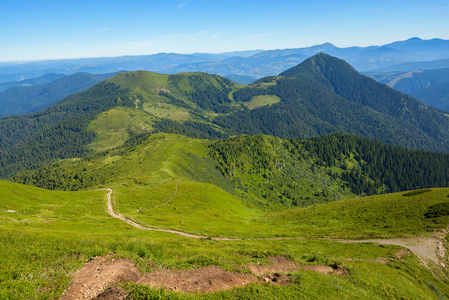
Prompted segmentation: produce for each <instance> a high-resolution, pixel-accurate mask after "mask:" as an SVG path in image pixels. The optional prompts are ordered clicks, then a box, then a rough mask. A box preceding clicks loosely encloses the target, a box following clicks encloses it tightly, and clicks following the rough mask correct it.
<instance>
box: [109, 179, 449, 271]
mask: <svg viewBox="0 0 449 300" xmlns="http://www.w3.org/2000/svg"><path fill="white" fill-rule="evenodd" d="M104 190H106V191H108V194H107V199H108V212H109V214H110V215H111V216H113V217H114V218H117V219H119V220H122V221H124V222H126V223H128V224H129V225H131V226H134V227H136V228H138V229H142V230H153V231H160V232H168V233H173V234H178V235H181V236H184V237H188V238H195V239H200V238H208V239H212V240H217V241H241V240H242V239H238V238H222V237H207V236H203V235H194V234H189V233H185V232H181V231H176V230H170V229H162V228H151V227H144V226H142V225H140V224H137V223H136V222H134V221H131V220H129V219H127V218H125V217H124V216H122V215H121V214H119V213H115V212H114V210H113V209H112V200H111V198H112V197H111V195H112V192H113V191H112V189H104ZM177 192H178V185H177V184H176V191H175V193H174V195H173V196H172V197H171V198H170V200H172V199H173V197H174V196H175V195H176V193H177ZM446 234H447V231H446V230H443V235H442V237H439V236H427V237H411V238H396V239H372V240H335V241H336V242H342V243H364V242H374V243H378V244H384V245H397V246H401V247H404V248H407V249H409V250H410V251H412V252H413V253H414V254H415V255H416V256H417V257H418V259H419V260H420V262H421V263H422V264H423V265H424V266H425V267H427V268H429V269H430V267H429V265H428V261H431V262H434V263H436V264H437V265H439V266H441V267H446V265H445V263H444V258H445V256H446V251H445V247H444V243H443V241H444V237H445V236H446ZM304 239H305V238H265V239H251V240H304ZM330 240H332V239H330Z"/></svg>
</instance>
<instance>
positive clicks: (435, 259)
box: [0, 53, 449, 299]
mask: <svg viewBox="0 0 449 300" xmlns="http://www.w3.org/2000/svg"><path fill="white" fill-rule="evenodd" d="M448 126H449V119H448V118H447V116H446V115H445V114H444V113H443V112H441V111H439V110H437V109H434V108H432V107H430V106H427V105H425V104H423V103H421V102H419V101H417V100H415V99H414V98H412V97H409V96H407V95H405V94H402V93H400V92H397V91H394V90H393V89H391V88H390V87H387V86H384V85H382V84H380V83H378V82H376V81H374V80H372V79H370V78H368V77H365V76H362V75H360V74H359V73H358V72H357V71H355V69H353V68H352V67H351V66H350V65H349V64H347V63H346V62H344V61H343V60H340V59H337V58H335V57H332V56H329V55H327V54H323V53H320V54H317V55H315V56H312V57H311V58H309V59H307V60H305V61H304V62H303V63H301V64H299V65H297V66H295V67H293V68H291V69H289V70H287V71H285V72H283V73H281V74H279V76H269V77H265V78H262V79H259V80H257V81H256V82H254V83H252V84H250V85H239V84H237V83H234V82H232V81H231V80H229V79H226V78H224V77H221V76H218V75H210V74H206V73H200V72H194V73H180V74H173V75H165V74H158V73H151V72H146V71H135V72H123V73H119V74H117V75H115V76H114V77H111V78H108V79H106V80H104V81H102V82H100V83H98V84H96V85H94V86H93V87H91V88H89V89H87V90H84V91H80V92H78V93H75V94H72V95H70V96H67V97H66V98H64V99H62V100H61V101H59V102H57V103H56V104H53V105H50V106H49V107H48V108H46V109H44V110H41V111H38V112H34V113H29V114H24V115H17V116H9V117H5V118H2V119H0V129H1V130H2V131H1V140H0V163H1V168H0V177H1V178H2V180H1V181H0V199H1V201H0V244H1V245H2V247H0V266H1V268H0V295H1V296H0V299H28V298H32V299H58V298H61V299H78V298H85V299H108V298H107V297H110V298H109V299H111V298H114V297H115V298H117V299H155V298H156V299H202V298H207V299H210V298H212V299H229V298H240V299H277V298H279V297H284V298H286V299H297V298H309V299H310V298H346V299H361V298H364V299H366V298H370V299H388V298H404V299H444V298H445V297H447V296H448V295H449V285H448V284H447V278H448V276H449V273H448V270H447V268H446V266H447V264H448V261H447V252H446V251H445V250H444V249H446V248H447V236H446V233H447V227H448V224H449V188H448V186H449V173H448V168H447V166H448V165H449V154H448V145H449V144H448V141H449V132H448V131H447V128H449V127H448ZM102 297H103V298H102ZM119 297H122V298H119Z"/></svg>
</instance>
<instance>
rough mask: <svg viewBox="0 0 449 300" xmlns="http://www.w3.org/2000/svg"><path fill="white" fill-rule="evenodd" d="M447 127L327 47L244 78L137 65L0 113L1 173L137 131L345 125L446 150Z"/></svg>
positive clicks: (205, 134)
mask: <svg viewBox="0 0 449 300" xmlns="http://www.w3.org/2000/svg"><path fill="white" fill-rule="evenodd" d="M125 108H126V109H125ZM112 116H114V117H113V120H115V121H114V122H111V121H109V118H110V117H112ZM111 120H112V119H111ZM125 120H127V121H125ZM447 128H449V119H448V118H447V116H445V115H444V114H442V113H441V112H440V111H437V110H435V109H433V108H430V107H428V106H426V105H424V104H422V103H420V102H418V101H416V100H415V99H413V98H411V97H408V96H406V95H404V94H401V93H399V92H396V91H394V90H392V89H391V88H388V87H386V86H384V85H381V84H378V83H376V82H375V81H373V80H371V79H369V78H367V77H364V76H361V75H360V74H358V73H357V72H356V71H355V70H354V69H353V68H352V67H351V66H349V65H348V64H347V63H345V62H344V61H342V60H339V59H336V58H333V57H331V56H329V55H326V54H318V55H316V56H314V57H312V58H310V59H308V60H306V61H304V62H303V63H302V64H300V65H298V66H297V67H295V68H293V69H291V70H288V71H286V72H285V73H282V74H281V76H275V77H267V78H264V79H261V80H259V81H256V82H255V83H253V84H251V85H248V86H240V85H237V84H235V83H233V82H232V81H230V80H229V79H226V78H223V77H221V76H218V75H209V74H206V73H181V74H176V75H162V74H157V73H150V72H146V71H137V72H129V73H121V74H118V75H117V76H115V77H113V78H110V79H108V80H106V81H104V82H102V83H100V84H98V85H96V86H94V87H93V88H91V89H89V90H86V91H83V92H80V93H77V94H74V95H71V96H69V97H67V98H65V99H63V100H62V101H60V102H58V103H57V104H55V105H53V106H51V107H49V108H48V109H46V110H44V111H41V112H38V113H34V114H29V115H25V116H17V117H9V118H3V119H0V129H1V132H2V133H3V134H2V139H1V141H0V155H1V156H0V163H1V167H2V170H1V173H0V177H1V178H6V177H9V176H11V175H13V174H15V173H17V172H19V171H21V170H25V169H31V168H35V167H38V166H40V165H44V164H46V163H48V162H51V161H55V160H58V159H65V158H70V157H83V156H85V155H87V154H89V153H91V152H92V151H100V150H105V149H111V148H113V147H116V146H120V145H121V144H123V143H124V142H125V141H126V140H127V139H129V138H132V137H133V136H134V135H138V134H142V133H144V132H153V133H154V132H160V131H162V132H168V133H179V134H183V135H188V136H192V137H199V138H207V139H209V138H226V137H228V136H230V135H240V134H267V135H273V136H278V137H281V138H293V137H302V138H306V137H311V136H317V135H323V134H329V133H332V132H343V133H349V134H355V135H359V136H364V137H368V138H370V139H377V140H380V141H382V142H384V143H389V144H393V145H400V146H405V147H411V148H418V149H426V150H434V151H448V150H449V149H448V147H449V146H448V145H449V143H448V141H449V133H448V131H447ZM75 140H76V143H75V142H74V141H75ZM41 153H42V154H41ZM37 157H39V159H37Z"/></svg>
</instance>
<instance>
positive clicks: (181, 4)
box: [178, 0, 192, 9]
mask: <svg viewBox="0 0 449 300" xmlns="http://www.w3.org/2000/svg"><path fill="white" fill-rule="evenodd" d="M190 2H192V0H187V1H184V2H182V3H180V4H179V5H178V9H181V8H183V7H184V6H186V5H187V4H189V3H190Z"/></svg>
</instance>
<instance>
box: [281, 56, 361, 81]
mask: <svg viewBox="0 0 449 300" xmlns="http://www.w3.org/2000/svg"><path fill="white" fill-rule="evenodd" d="M335 72H338V73H345V72H351V73H353V72H356V73H357V71H356V70H354V68H353V67H351V65H350V64H348V63H347V62H345V61H344V60H342V59H339V58H336V57H334V56H331V55H329V54H326V53H323V52H320V53H318V54H315V55H314V56H312V57H309V58H308V59H306V60H305V61H303V62H302V63H300V64H299V65H297V66H295V67H293V68H291V69H288V70H287V71H284V72H282V73H281V74H279V76H287V77H298V76H304V75H312V76H313V77H314V78H315V79H318V78H319V77H321V78H322V77H323V76H324V77H326V78H328V77H329V76H330V74H331V73H335Z"/></svg>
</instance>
